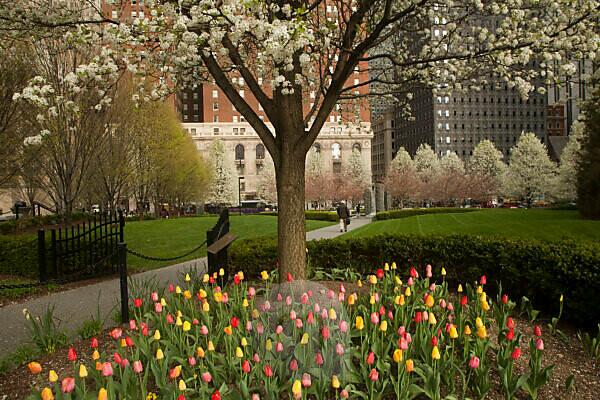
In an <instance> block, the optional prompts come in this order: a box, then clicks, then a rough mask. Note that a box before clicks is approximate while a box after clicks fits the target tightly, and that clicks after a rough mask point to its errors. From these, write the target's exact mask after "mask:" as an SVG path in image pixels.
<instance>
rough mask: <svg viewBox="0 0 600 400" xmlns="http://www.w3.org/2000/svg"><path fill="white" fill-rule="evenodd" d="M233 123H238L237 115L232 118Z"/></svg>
mask: <svg viewBox="0 0 600 400" xmlns="http://www.w3.org/2000/svg"><path fill="white" fill-rule="evenodd" d="M233 122H234V123H236V124H237V122H238V116H237V115H234V116H233Z"/></svg>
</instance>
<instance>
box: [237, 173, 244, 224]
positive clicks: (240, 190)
mask: <svg viewBox="0 0 600 400" xmlns="http://www.w3.org/2000/svg"><path fill="white" fill-rule="evenodd" d="M243 180H244V177H243V176H238V199H239V200H240V215H242V181H243Z"/></svg>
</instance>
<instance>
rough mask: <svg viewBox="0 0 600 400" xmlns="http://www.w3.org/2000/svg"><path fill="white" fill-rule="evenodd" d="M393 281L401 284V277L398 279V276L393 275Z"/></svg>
mask: <svg viewBox="0 0 600 400" xmlns="http://www.w3.org/2000/svg"><path fill="white" fill-rule="evenodd" d="M394 281H395V282H396V285H398V286H402V279H400V278H399V277H397V276H395V277H394Z"/></svg>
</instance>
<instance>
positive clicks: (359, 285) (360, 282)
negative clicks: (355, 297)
mask: <svg viewBox="0 0 600 400" xmlns="http://www.w3.org/2000/svg"><path fill="white" fill-rule="evenodd" d="M356 285H357V286H358V287H362V281H361V280H360V279H359V280H358V282H356Z"/></svg>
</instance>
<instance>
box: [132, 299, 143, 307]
mask: <svg viewBox="0 0 600 400" xmlns="http://www.w3.org/2000/svg"><path fill="white" fill-rule="evenodd" d="M133 305H134V306H135V308H140V307H141V306H142V299H140V298H139V297H138V298H137V299H135V300H133Z"/></svg>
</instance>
